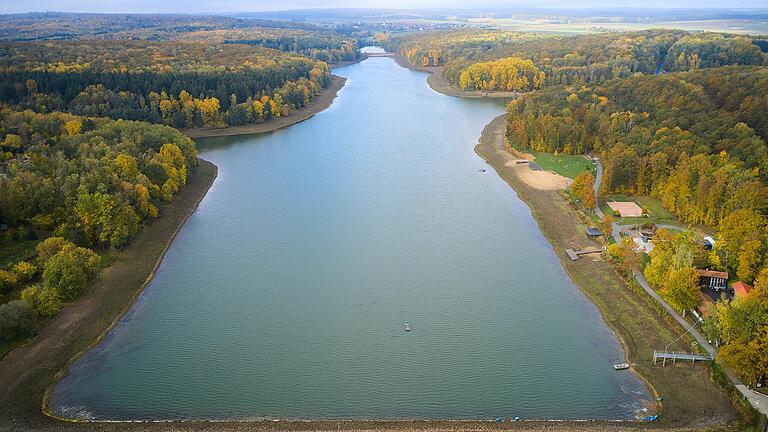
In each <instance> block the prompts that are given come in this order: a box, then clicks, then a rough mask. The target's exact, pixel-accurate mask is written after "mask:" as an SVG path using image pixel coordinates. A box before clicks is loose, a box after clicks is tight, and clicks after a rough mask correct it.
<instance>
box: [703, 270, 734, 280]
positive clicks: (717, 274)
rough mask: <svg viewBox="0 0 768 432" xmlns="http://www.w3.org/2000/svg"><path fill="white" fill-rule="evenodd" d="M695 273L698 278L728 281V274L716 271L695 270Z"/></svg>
mask: <svg viewBox="0 0 768 432" xmlns="http://www.w3.org/2000/svg"><path fill="white" fill-rule="evenodd" d="M696 273H698V274H699V277H708V278H719V279H728V273H726V272H721V271H716V270H701V269H696Z"/></svg>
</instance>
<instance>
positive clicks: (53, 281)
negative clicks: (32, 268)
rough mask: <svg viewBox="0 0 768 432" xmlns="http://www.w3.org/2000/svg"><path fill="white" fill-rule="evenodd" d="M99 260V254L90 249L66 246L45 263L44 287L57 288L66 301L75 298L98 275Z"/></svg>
mask: <svg viewBox="0 0 768 432" xmlns="http://www.w3.org/2000/svg"><path fill="white" fill-rule="evenodd" d="M99 262H100V258H99V256H98V255H96V254H95V253H94V252H93V251H92V250H90V249H86V248H82V247H67V248H64V249H62V250H61V251H59V252H58V253H57V254H56V255H54V256H52V257H51V259H49V260H48V261H47V262H46V263H45V269H44V270H43V287H44V288H46V289H53V290H56V291H57V292H58V293H59V295H60V296H61V299H62V300H64V301H70V300H74V299H75V298H77V296H79V295H80V294H82V293H83V292H84V291H85V288H86V286H87V284H88V281H89V280H91V278H93V277H94V276H95V275H96V273H97V271H98V268H99Z"/></svg>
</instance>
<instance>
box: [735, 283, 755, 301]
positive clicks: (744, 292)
mask: <svg viewBox="0 0 768 432" xmlns="http://www.w3.org/2000/svg"><path fill="white" fill-rule="evenodd" d="M731 288H733V296H734V297H746V296H748V295H749V292H750V291H752V285H750V284H747V283H744V282H742V281H738V282H734V283H733V285H731Z"/></svg>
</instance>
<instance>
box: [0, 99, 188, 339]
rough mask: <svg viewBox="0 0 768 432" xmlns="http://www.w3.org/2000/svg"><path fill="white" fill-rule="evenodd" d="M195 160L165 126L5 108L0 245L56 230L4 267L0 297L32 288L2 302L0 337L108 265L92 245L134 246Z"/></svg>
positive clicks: (51, 310) (48, 311) (0, 134)
mask: <svg viewBox="0 0 768 432" xmlns="http://www.w3.org/2000/svg"><path fill="white" fill-rule="evenodd" d="M196 166H197V151H196V149H195V144H194V143H193V142H192V140H190V139H189V138H187V137H185V136H184V135H182V134H181V133H180V132H178V131H177V130H176V129H173V128H170V127H167V126H161V125H152V124H148V123H143V122H135V121H124V120H117V121H116V120H109V119H105V118H92V117H82V116H75V115H72V114H68V113H61V112H54V113H36V112H33V111H30V110H25V111H16V110H13V109H12V108H10V107H8V106H0V174H1V175H0V226H1V227H2V231H0V235H1V236H2V237H1V238H0V243H2V244H4V245H5V244H10V243H11V242H14V241H20V240H35V239H38V238H40V237H46V236H53V237H51V238H48V239H47V240H45V241H44V242H42V243H40V244H39V245H38V246H37V252H36V259H35V260H34V261H32V262H30V261H27V260H21V261H19V262H11V263H7V264H6V268H0V296H2V295H4V294H6V293H7V292H8V291H9V290H11V289H14V288H17V287H19V286H20V285H21V286H27V285H29V286H28V287H27V288H26V289H25V290H24V291H22V293H21V300H14V301H11V302H9V303H6V304H4V305H2V306H0V337H14V336H16V335H17V334H19V332H21V333H23V332H25V331H27V330H29V329H28V326H29V325H33V324H34V323H35V322H36V320H35V319H32V318H30V316H31V315H37V314H39V315H41V316H51V315H53V314H55V313H56V312H57V311H58V308H59V307H60V306H61V303H62V302H66V301H71V300H73V299H75V298H76V297H77V296H79V295H80V294H81V293H82V292H83V291H84V290H85V288H86V286H87V284H88V282H89V281H90V280H91V279H93V277H95V275H96V273H97V272H98V269H99V268H100V258H99V256H98V255H96V254H95V253H94V252H93V250H92V249H96V250H104V249H110V248H120V247H123V246H125V245H127V244H128V243H129V242H130V241H131V239H132V238H133V237H134V236H135V235H136V233H137V232H138V231H139V229H140V227H141V224H142V223H143V222H144V221H146V220H148V219H154V218H157V217H158V216H159V208H160V203H162V202H168V201H171V200H173V198H174V197H175V195H176V194H177V193H178V192H179V190H180V189H181V188H183V187H184V185H185V184H186V183H187V180H188V178H189V176H190V175H192V173H193V172H194V170H195V168H196ZM38 282H39V283H38ZM38 285H39V286H38ZM33 318H34V317H33Z"/></svg>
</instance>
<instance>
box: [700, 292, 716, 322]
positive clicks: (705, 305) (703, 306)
mask: <svg viewBox="0 0 768 432" xmlns="http://www.w3.org/2000/svg"><path fill="white" fill-rule="evenodd" d="M698 295H699V306H698V308H699V310H700V311H701V313H703V314H704V315H705V316H706V315H709V310H710V308H712V305H713V304H715V302H714V301H713V300H712V298H711V297H710V296H708V295H706V294H705V293H703V292H701V291H699V292H698Z"/></svg>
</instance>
